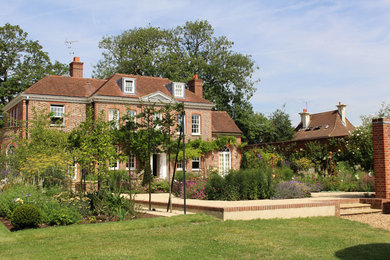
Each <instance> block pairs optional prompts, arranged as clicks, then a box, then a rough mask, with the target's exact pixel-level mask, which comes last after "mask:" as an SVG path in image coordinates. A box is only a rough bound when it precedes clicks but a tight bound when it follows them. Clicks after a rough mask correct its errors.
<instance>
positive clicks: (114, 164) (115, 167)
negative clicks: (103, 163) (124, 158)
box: [109, 145, 119, 170]
mask: <svg viewBox="0 0 390 260" xmlns="http://www.w3.org/2000/svg"><path fill="white" fill-rule="evenodd" d="M115 150H116V153H117V154H118V153H119V146H117V145H115ZM109 168H110V170H119V160H112V161H110V166H109Z"/></svg>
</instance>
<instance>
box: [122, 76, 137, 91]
mask: <svg viewBox="0 0 390 260" xmlns="http://www.w3.org/2000/svg"><path fill="white" fill-rule="evenodd" d="M122 89H123V93H124V94H135V79H131V78H123V79H122Z"/></svg>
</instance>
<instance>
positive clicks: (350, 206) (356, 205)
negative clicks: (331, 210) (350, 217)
mask: <svg viewBox="0 0 390 260" xmlns="http://www.w3.org/2000/svg"><path fill="white" fill-rule="evenodd" d="M370 207H371V205H370V204H363V203H350V204H340V210H343V209H356V208H370Z"/></svg>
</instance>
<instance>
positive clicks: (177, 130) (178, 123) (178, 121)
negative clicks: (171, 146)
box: [176, 114, 186, 134]
mask: <svg viewBox="0 0 390 260" xmlns="http://www.w3.org/2000/svg"><path fill="white" fill-rule="evenodd" d="M181 124H182V115H181V114H178V115H177V120H176V132H177V134H180V129H181ZM185 129H186V117H185V116H184V129H183V130H184V131H185Z"/></svg>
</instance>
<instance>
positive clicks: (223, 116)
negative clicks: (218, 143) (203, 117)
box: [211, 111, 242, 134]
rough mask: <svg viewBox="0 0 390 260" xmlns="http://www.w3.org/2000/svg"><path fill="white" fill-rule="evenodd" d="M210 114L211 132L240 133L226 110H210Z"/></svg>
mask: <svg viewBox="0 0 390 260" xmlns="http://www.w3.org/2000/svg"><path fill="white" fill-rule="evenodd" d="M211 114H212V118H211V120H212V132H213V133H237V134H241V133H242V132H241V130H240V129H239V128H238V126H237V125H236V123H234V121H233V119H232V118H231V117H230V116H229V115H228V113H227V112H226V111H212V112H211Z"/></svg>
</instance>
